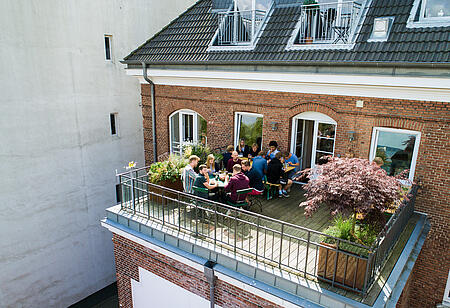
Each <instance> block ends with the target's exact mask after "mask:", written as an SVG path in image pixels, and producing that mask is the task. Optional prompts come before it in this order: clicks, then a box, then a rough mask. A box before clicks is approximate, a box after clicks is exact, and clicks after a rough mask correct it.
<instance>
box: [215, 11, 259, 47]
mask: <svg viewBox="0 0 450 308" xmlns="http://www.w3.org/2000/svg"><path fill="white" fill-rule="evenodd" d="M265 16H266V12H265V11H261V10H248V11H239V10H232V11H228V12H219V13H218V22H219V31H218V34H217V45H218V46H238V45H251V44H252V43H253V40H254V39H255V36H256V33H257V32H258V30H259V28H260V26H261V24H262V21H263V20H264V17H265Z"/></svg>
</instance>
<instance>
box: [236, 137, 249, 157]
mask: <svg viewBox="0 0 450 308" xmlns="http://www.w3.org/2000/svg"><path fill="white" fill-rule="evenodd" d="M236 152H238V155H239V156H240V157H248V152H250V148H249V146H248V145H246V144H245V139H244V138H241V139H240V140H239V144H238V146H237V147H236Z"/></svg>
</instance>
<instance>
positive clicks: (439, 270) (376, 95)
mask: <svg viewBox="0 0 450 308" xmlns="http://www.w3.org/2000/svg"><path fill="white" fill-rule="evenodd" d="M297 2H298V1H290V0H274V1H269V0H267V1H253V2H252V1H245V0H235V1H232V0H230V1H216V0H212V1H211V0H200V1H198V2H197V3H196V4H195V5H194V6H192V7H191V8H190V9H189V10H187V11H186V12H185V13H184V14H182V15H181V16H180V17H178V18H177V19H176V20H174V21H173V22H172V23H170V24H169V25H168V26H167V27H165V28H164V29H163V30H162V31H161V32H160V33H158V34H157V35H156V36H154V37H153V38H151V39H150V40H149V41H147V42H146V43H145V44H143V45H142V46H140V47H139V48H138V49H136V50H135V51H133V52H132V53H131V54H130V55H129V56H127V57H126V58H125V60H124V63H125V64H127V73H128V74H130V75H135V76H137V77H138V78H140V80H141V84H142V86H141V92H142V114H143V123H144V139H145V149H144V150H145V156H146V163H147V165H149V164H150V163H151V162H153V161H154V160H155V159H158V157H161V158H162V157H166V156H167V155H168V154H169V153H177V152H179V151H180V148H181V145H182V144H183V142H186V141H189V142H191V141H197V142H206V143H207V144H208V146H210V147H211V148H224V147H225V146H227V145H229V144H232V145H234V146H236V145H237V142H238V140H239V139H240V138H242V137H246V140H249V141H251V142H256V143H258V145H259V146H261V147H262V148H263V149H265V148H266V147H267V144H268V142H269V141H270V140H276V141H277V142H278V144H279V147H280V149H282V150H288V151H291V152H293V153H296V154H297V156H298V157H299V158H300V162H301V167H302V168H307V167H313V166H314V165H315V163H316V159H317V157H319V156H320V155H324V154H325V155H334V156H338V157H344V156H350V157H361V158H367V159H370V160H372V159H373V158H374V157H375V156H378V155H379V154H378V153H379V152H378V151H379V150H380V149H382V150H383V151H384V152H385V155H387V156H386V157H387V158H388V159H389V157H390V156H392V153H394V152H393V151H395V150H396V149H397V150H398V149H399V148H400V147H401V146H400V144H402V145H403V146H404V145H408V144H409V149H410V152H409V153H410V154H409V156H408V159H407V165H408V166H407V168H408V169H409V178H410V179H411V180H414V181H416V182H419V183H420V186H421V189H420V190H419V192H418V194H417V198H416V202H415V214H414V215H413V216H411V219H410V221H409V223H411V221H413V220H414V219H416V220H414V221H415V222H414V224H413V225H412V227H411V228H412V232H411V233H410V234H409V235H408V236H406V237H407V239H406V240H405V243H406V244H405V245H404V246H402V248H401V249H400V250H399V251H400V252H399V255H398V256H397V257H396V258H395V260H394V261H393V264H395V265H393V267H392V269H391V271H390V272H389V273H388V274H387V275H386V281H385V282H384V285H383V286H382V287H381V288H380V290H378V291H377V292H376V291H374V289H376V287H373V285H371V286H370V287H368V288H367V289H365V290H363V292H362V293H361V294H360V295H359V296H356V297H355V296H354V295H351V293H345V294H342V292H341V291H339V290H336V289H333V288H331V289H327V287H324V286H323V285H322V284H319V285H316V284H314V285H312V283H311V282H310V280H308V277H307V276H308V275H307V274H312V273H310V272H308V271H307V264H308V254H307V255H306V261H305V270H304V272H303V274H304V275H303V277H300V276H301V275H297V274H299V273H300V272H298V273H297V272H295V271H294V272H292V271H290V269H292V268H289V264H287V265H286V264H285V265H286V266H285V267H283V262H282V261H281V259H282V255H283V252H282V251H283V246H282V244H283V243H284V239H283V235H285V234H284V233H283V232H286V231H283V229H282V231H281V241H280V242H281V244H280V246H279V249H280V250H281V252H279V259H280V262H279V264H278V266H275V267H271V264H270V262H264V260H263V261H262V262H261V264H260V263H259V262H258V257H259V255H258V250H256V254H255V255H256V261H255V260H254V259H253V257H254V256H252V255H251V253H250V256H249V252H251V248H249V249H247V250H246V249H245V248H244V247H242V249H241V250H242V251H243V252H245V253H243V252H241V253H239V249H237V248H236V242H237V241H238V240H239V239H236V238H237V233H234V238H233V237H231V238H232V240H233V239H234V250H233V249H231V250H232V251H231V252H230V251H228V250H227V249H226V246H227V244H229V243H223V245H219V246H220V247H218V245H217V243H216V237H214V245H213V246H211V243H210V242H208V236H206V239H204V238H203V239H199V238H198V237H196V236H194V237H192V238H191V237H190V236H187V235H186V234H185V233H183V232H181V231H182V229H183V228H182V226H180V225H178V230H177V231H176V232H175V231H173V230H172V229H171V227H173V226H174V225H173V224H171V223H168V222H167V219H174V217H175V216H173V215H172V216H170V215H169V214H170V211H169V210H167V214H168V216H166V218H164V213H165V212H164V211H165V210H164V208H163V210H162V212H163V216H162V222H163V223H162V226H161V225H159V224H158V223H156V222H152V221H151V219H150V214H149V213H150V208H149V209H148V211H147V212H146V215H147V218H148V220H146V221H145V222H143V221H142V220H140V219H139V218H138V217H139V215H137V214H136V213H137V212H139V210H136V208H134V211H133V212H132V213H129V212H127V211H123V204H122V207H120V206H119V207H118V206H116V207H113V208H110V209H108V211H107V213H108V215H107V219H106V220H105V221H104V222H103V224H104V226H106V227H107V228H109V229H110V230H111V231H112V232H113V233H114V237H113V242H114V246H115V256H116V268H117V279H118V287H119V298H120V302H121V304H122V306H124V307H131V306H132V305H133V303H134V305H135V306H139V305H140V304H141V303H144V302H145V301H146V300H148V298H150V297H148V298H147V299H146V297H145V295H143V294H144V293H141V292H143V291H142V290H144V289H146V288H147V289H151V287H150V286H155V285H160V283H161V285H163V284H164V283H166V282H169V286H168V288H170V290H172V291H171V292H175V293H176V294H179V296H180V297H181V298H184V299H185V301H181V302H178V304H177V302H170V300H169V301H168V299H167V298H166V297H164V298H163V296H162V295H161V293H157V292H156V293H152V294H153V298H158V299H157V300H159V301H161V302H160V303H161V305H163V304H162V303H169V302H170V303H171V304H170V305H169V304H168V306H170V307H176V306H177V305H178V306H179V307H181V306H180V305H185V306H186V307H188V306H189V305H191V306H192V307H200V306H202V305H203V306H205V305H208V302H205V301H209V300H211V298H212V297H211V296H210V291H211V289H210V287H213V290H212V292H214V293H213V294H214V299H215V303H216V304H217V305H219V306H221V307H314V306H317V305H318V306H329V307H357V306H360V307H371V306H376V307H381V306H383V307H384V306H387V307H392V306H398V307H434V306H437V305H441V304H442V305H445V304H446V303H447V304H448V302H449V301H450V298H449V297H450V294H449V288H450V285H449V283H448V282H447V280H448V275H449V269H450V254H449V250H448V246H449V243H450V241H449V231H450V230H449V221H450V207H449V201H448V200H449V199H450V195H449V193H448V191H447V190H446V189H445V188H446V187H448V186H449V184H450V183H449V180H448V175H449V174H450V165H449V163H448V159H449V158H450V150H449V149H450V141H449V140H450V130H449V129H450V79H449V77H450V76H449V67H450V65H449V64H450V63H449V62H450V61H449V60H450V57H449V55H450V45H449V44H450V43H449V37H450V36H449V34H450V22H449V15H450V8H449V7H448V4H447V3H446V2H445V1H438V0H435V1H432V0H427V1H425V0H407V1H388V2H387V1H382V0H372V1H361V2H358V1H350V2H342V1H338V2H336V3H328V2H327V1H319V3H318V4H316V5H313V6H308V5H306V6H305V5H302V4H300V3H297ZM153 106H154V109H153ZM153 111H154V115H155V118H154V120H155V121H154V122H153V116H152V112H153ZM153 125H154V128H155V129H154V130H153V129H152V127H153ZM243 128H244V129H243ZM154 138H155V139H154ZM155 150H156V152H155ZM389 153H391V154H389ZM389 168H391V169H389ZM393 168H394V167H393V166H392V165H391V166H390V167H388V172H389V170H390V171H391V172H392V173H394V171H395V170H394V169H393ZM130 177H132V176H130ZM137 178H139V177H137ZM130 181H131V182H130V183H133V179H130ZM163 195H164V194H163ZM147 197H148V192H147ZM138 198H139V197H138ZM133 200H134V199H133ZM178 200H180V195H178ZM130 202H131V201H130ZM133 206H134V207H135V206H136V205H135V204H134V203H133ZM178 211H179V212H178V215H181V214H180V213H181V211H180V206H179V205H178ZM214 214H215V215H218V214H217V213H214ZM158 215H159V214H158ZM158 217H159V216H158ZM176 217H178V219H179V221H181V218H180V216H176ZM414 217H415V218H414ZM153 218H154V217H153ZM165 219H166V220H165ZM261 219H263V218H261ZM258 221H259V220H258ZM216 223H217V219H216ZM202 226H203V225H202ZM208 226H209V225H208ZM215 226H217V225H215ZM405 226H406V225H405ZM195 227H196V228H197V227H198V225H197V223H196V224H195ZM282 228H284V227H283V224H282ZM188 229H189V228H188ZM222 229H223V228H222ZM405 229H407V227H405ZM257 230H259V225H258V227H257ZM195 232H196V235H198V234H197V232H198V230H197V229H196V231H195ZM259 234H260V233H258V231H257V232H256V235H259ZM308 234H309V235H310V233H308ZM309 235H308V236H309ZM214 236H216V231H214ZM400 238H402V236H400ZM265 240H266V238H265V239H264V241H265ZM272 240H273V242H275V233H273V239H272ZM309 240H310V239H309V237H308V245H309ZM256 241H257V243H256V246H258V244H259V242H258V240H256ZM291 242H292V237H290V238H289V241H288V243H289V249H290V248H291ZM396 245H399V244H396ZM232 246H233V245H231V246H230V247H232ZM224 247H225V248H224ZM272 247H273V244H272ZM395 247H397V246H395ZM232 248H233V247H232ZM256 249H257V248H256ZM284 249H286V248H285V246H284ZM316 249H317V247H316ZM395 250H396V248H394V249H393V251H395ZM306 251H309V246H308V248H306ZM316 251H317V250H316ZM273 256H274V253H273V251H272V257H273ZM264 257H266V255H264ZM390 258H393V255H390ZM263 259H264V258H263ZM287 259H288V263H289V260H290V258H289V256H288V257H287ZM266 261H267V260H266ZM271 261H273V260H271ZM211 262H212V263H211ZM315 262H317V260H316V259H314V263H315ZM297 263H299V262H298V261H297ZM388 263H389V262H387V263H386V264H388ZM205 264H206V265H205ZM297 266H298V264H297ZM346 268H347V266H346ZM383 268H385V267H383ZM297 270H298V269H297ZM210 271H212V272H213V273H214V275H215V276H216V277H217V280H216V282H215V284H211V280H210V279H209V278H210V276H208V273H210ZM380 272H383V270H380ZM380 275H381V276H382V274H380ZM208 277H209V278H208ZM161 278H163V280H162V281H160V280H159V279H161ZM334 279H335V278H334V277H333V280H334ZM375 281H377V280H375ZM375 284H376V283H375ZM333 286H334V285H333ZM177 292H178V293H177ZM175 293H174V294H175ZM171 305H172V306H171Z"/></svg>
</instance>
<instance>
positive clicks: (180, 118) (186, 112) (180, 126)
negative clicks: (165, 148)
mask: <svg viewBox="0 0 450 308" xmlns="http://www.w3.org/2000/svg"><path fill="white" fill-rule="evenodd" d="M176 113H178V129H179V138H180V153H178V154H180V155H181V154H182V153H181V151H182V149H183V146H182V144H183V143H184V142H185V141H184V140H183V139H184V138H183V135H184V129H183V115H191V116H192V117H193V121H192V123H193V132H192V133H193V136H192V137H193V140H192V141H193V142H194V143H196V142H198V141H199V140H198V137H199V136H198V123H197V122H198V119H197V116H200V117H201V118H202V119H204V120H205V121H206V119H205V118H204V117H203V116H202V115H201V114H199V113H198V112H196V111H193V110H190V109H178V110H176V111H174V112H172V113H171V114H170V115H169V150H170V153H171V154H172V153H174V150H173V147H172V121H171V118H172V117H173V116H174V115H175V114H176ZM206 123H208V122H206ZM207 129H208V128H207Z"/></svg>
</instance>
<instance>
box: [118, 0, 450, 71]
mask: <svg viewBox="0 0 450 308" xmlns="http://www.w3.org/2000/svg"><path fill="white" fill-rule="evenodd" d="M413 2H414V0H373V1H372V4H371V6H370V9H369V10H368V12H367V15H366V18H365V20H364V23H363V25H362V26H361V30H360V33H359V36H358V38H357V40H356V44H355V46H354V48H353V49H351V50H343V49H341V50H336V49H319V50H291V51H286V50H285V48H286V46H287V43H288V41H289V38H290V37H291V35H292V34H293V30H294V28H295V25H296V23H297V21H298V20H299V16H300V7H299V6H289V7H276V8H275V9H274V10H273V12H272V15H271V17H270V18H269V19H268V21H267V24H266V25H265V28H264V31H263V32H262V34H261V37H260V39H259V40H258V42H257V45H256V47H255V48H254V49H253V50H251V51H244V50H239V51H231V50H230V51H210V52H208V51H207V49H208V46H209V44H210V42H211V40H212V39H213V37H214V34H215V32H216V30H217V14H216V13H214V12H212V11H211V3H212V2H211V0H200V1H198V2H197V3H196V4H195V5H193V6H192V7H191V8H189V9H188V10H187V11H186V12H184V13H183V14H182V15H180V16H179V17H178V18H177V19H175V20H174V21H172V22H171V23H170V24H169V25H167V26H166V27H165V28H164V29H162V30H161V31H160V32H159V33H158V34H156V35H155V36H154V37H153V38H151V39H150V40H148V41H147V42H146V43H144V44H143V45H142V46H140V47H139V48H138V49H136V50H135V51H133V52H132V53H131V54H130V55H128V56H127V57H126V58H125V59H124V60H125V62H126V63H134V62H146V63H150V64H178V63H179V64H182V63H192V64H209V63H211V64H213V63H214V64H217V63H225V64H226V63H229V64H238V63H249V62H254V63H268V62H270V63H279V64H289V63H296V64H299V63H302V62H303V63H320V62H327V63H329V62H331V63H346V62H347V63H348V62H353V63H355V62H356V63H358V62H359V63H371V62H372V63H449V62H450V26H449V27H428V28H407V27H406V23H407V20H408V17H409V15H410V12H411V8H412V5H413ZM382 16H395V20H394V23H393V25H392V29H391V33H390V35H389V39H388V41H387V42H367V40H368V38H369V37H370V34H371V32H372V26H373V20H374V18H375V17H382Z"/></svg>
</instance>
